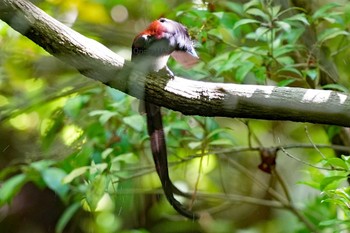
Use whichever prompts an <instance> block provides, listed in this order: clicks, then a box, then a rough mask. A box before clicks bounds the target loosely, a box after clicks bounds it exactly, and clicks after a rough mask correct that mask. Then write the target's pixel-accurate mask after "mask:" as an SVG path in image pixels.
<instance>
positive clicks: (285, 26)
mask: <svg viewBox="0 0 350 233" xmlns="http://www.w3.org/2000/svg"><path fill="white" fill-rule="evenodd" d="M276 24H277V25H278V27H279V28H281V29H282V30H283V31H285V32H290V31H291V29H292V26H291V25H290V24H289V23H286V22H283V21H277V22H276Z"/></svg>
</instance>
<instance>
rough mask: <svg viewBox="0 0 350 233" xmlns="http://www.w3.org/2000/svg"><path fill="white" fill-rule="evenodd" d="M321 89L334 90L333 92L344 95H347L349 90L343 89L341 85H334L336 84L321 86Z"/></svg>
mask: <svg viewBox="0 0 350 233" xmlns="http://www.w3.org/2000/svg"><path fill="white" fill-rule="evenodd" d="M322 88H323V89H327V90H329V89H330V90H335V91H341V92H344V93H349V89H348V88H346V87H344V86H343V85H341V84H336V83H331V84H327V85H323V86H322Z"/></svg>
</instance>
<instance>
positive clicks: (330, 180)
mask: <svg viewBox="0 0 350 233" xmlns="http://www.w3.org/2000/svg"><path fill="white" fill-rule="evenodd" d="M346 179H347V176H330V177H326V178H324V179H323V180H322V181H321V183H320V189H321V190H325V189H335V188H337V187H338V185H339V184H340V183H341V182H343V181H344V180H346Z"/></svg>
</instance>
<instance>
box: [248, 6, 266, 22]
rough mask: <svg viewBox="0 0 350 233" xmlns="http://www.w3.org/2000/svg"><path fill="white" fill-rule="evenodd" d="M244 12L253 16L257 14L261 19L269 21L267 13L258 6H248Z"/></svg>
mask: <svg viewBox="0 0 350 233" xmlns="http://www.w3.org/2000/svg"><path fill="white" fill-rule="evenodd" d="M246 13H247V14H250V15H254V16H259V17H261V18H262V19H264V20H265V21H266V22H268V21H269V15H268V14H266V13H265V12H263V11H262V10H260V9H258V8H250V9H248V10H247V11H246Z"/></svg>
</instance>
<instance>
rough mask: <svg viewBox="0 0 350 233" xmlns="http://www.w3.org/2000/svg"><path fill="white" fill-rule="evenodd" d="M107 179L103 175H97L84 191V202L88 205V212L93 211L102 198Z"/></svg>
mask: <svg viewBox="0 0 350 233" xmlns="http://www.w3.org/2000/svg"><path fill="white" fill-rule="evenodd" d="M106 185H107V179H106V177H105V176H104V175H98V176H97V177H96V178H95V179H94V180H93V181H92V182H91V183H90V184H89V186H88V190H87V191H86V202H87V203H88V204H89V207H90V210H91V211H95V210H96V207H97V204H98V202H99V201H100V200H101V198H102V197H103V195H104V193H105V191H106V187H107V186H106Z"/></svg>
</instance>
